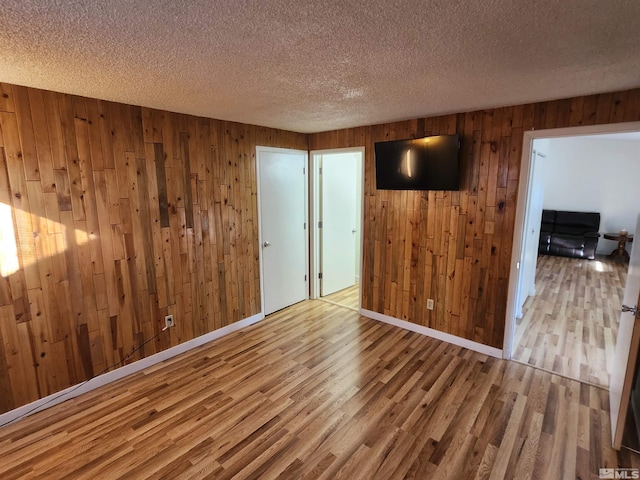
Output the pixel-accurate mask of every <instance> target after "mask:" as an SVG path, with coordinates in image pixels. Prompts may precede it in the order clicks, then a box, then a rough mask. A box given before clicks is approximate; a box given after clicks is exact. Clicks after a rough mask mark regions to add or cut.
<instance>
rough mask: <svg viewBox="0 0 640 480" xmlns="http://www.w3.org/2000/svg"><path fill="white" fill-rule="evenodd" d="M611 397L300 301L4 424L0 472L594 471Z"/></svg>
mask: <svg viewBox="0 0 640 480" xmlns="http://www.w3.org/2000/svg"><path fill="white" fill-rule="evenodd" d="M590 337H591V336H590ZM591 340H593V337H591ZM607 402H608V395H607V392H606V391H604V390H602V389H599V388H596V387H594V386H590V385H586V384H580V383H578V382H576V381H573V380H570V379H567V378H565V377H560V376H557V375H553V374H551V373H548V372H544V371H541V370H537V369H534V368H532V367H530V366H527V365H522V364H519V363H515V362H507V361H503V360H498V359H495V358H491V357H487V356H486V355H481V354H478V353H475V352H472V351H469V350H465V349H463V348H461V347H458V346H454V345H450V344H447V343H444V342H440V341H438V340H435V339H432V338H429V337H425V336H422V335H419V334H417V333H413V332H408V331H406V330H402V329H399V328H397V327H394V326H392V325H388V324H385V323H380V322H376V321H373V320H370V319H367V318H365V317H361V316H359V315H358V314H357V313H355V312H353V311H351V310H349V309H347V308H344V307H340V306H335V305H331V304H328V303H326V302H322V301H306V302H302V303H300V304H297V305H295V306H293V307H290V308H289V309H285V310H283V311H281V312H278V313H276V314H274V315H272V316H270V317H269V318H267V319H265V320H264V321H263V322H260V323H258V324H256V325H253V326H251V327H248V328H246V329H243V330H242V331H239V332H236V333H233V334H230V335H228V336H226V337H224V338H221V339H218V340H216V341H214V342H211V343H209V344H206V345H203V346H202V347H199V348H197V349H194V350H193V351H190V352H187V353H185V354H183V355H181V356H179V357H176V358H173V359H171V360H168V361H166V362H164V363H163V364H161V365H155V366H153V367H151V368H149V369H147V370H144V371H142V372H138V373H136V374H134V375H132V376H130V377H127V378H124V379H122V380H120V381H118V382H115V383H113V384H110V385H107V386H105V387H101V388H99V389H96V390H94V391H92V392H89V393H88V394H86V395H83V396H80V397H77V398H75V399H72V400H70V401H67V402H64V403H62V404H59V405H57V406H55V407H52V408H50V409H48V410H46V411H44V412H40V413H36V414H34V415H32V416H30V417H27V418H24V419H22V420H20V421H18V422H15V423H13V424H10V425H8V426H6V427H4V428H2V429H0V454H1V455H2V460H3V461H2V462H0V478H3V479H5V478H6V479H18V478H21V479H22V478H47V477H48V478H65V477H66V478H98V477H100V478H123V479H124V478H127V479H131V478H133V479H138V478H139V479H153V478H183V479H186V478H215V479H225V478H234V479H253V478H260V479H277V478H281V479H288V478H302V479H304V478H308V479H318V478H327V479H334V478H355V479H370V478H385V479H386V478H392V479H404V478H415V479H424V478H451V479H454V478H483V479H484V478H496V479H502V478H505V479H506V478H518V479H519V478H545V479H554V478H557V479H565V478H597V474H598V469H599V468H601V467H612V468H613V467H616V466H621V467H636V466H638V465H640V459H639V458H638V457H637V456H636V455H635V454H633V455H632V454H630V453H629V452H626V451H625V452H620V453H617V452H615V451H614V450H612V449H611V448H610V447H609V437H610V430H609V417H608V415H609V414H608V403H607ZM105 472H108V474H105ZM105 475H107V476H106V477H105ZM52 476H53V477H52Z"/></svg>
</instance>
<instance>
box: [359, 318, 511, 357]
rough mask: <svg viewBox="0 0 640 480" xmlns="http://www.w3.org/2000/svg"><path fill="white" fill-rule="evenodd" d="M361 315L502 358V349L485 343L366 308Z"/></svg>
mask: <svg viewBox="0 0 640 480" xmlns="http://www.w3.org/2000/svg"><path fill="white" fill-rule="evenodd" d="M360 314H361V315H364V316H365V317H369V318H371V319H373V320H379V321H380V322H384V323H389V324H391V325H395V326H396V327H400V328H404V329H405V330H410V331H412V332H416V333H420V334H422V335H426V336H427V337H432V338H435V339H437V340H442V341H443V342H447V343H452V344H453V345H457V346H459V347H464V348H468V349H469V350H473V351H474V352H478V353H482V354H484V355H489V356H490V357H495V358H502V350H501V349H499V348H495V347H490V346H489V345H485V344H483V343H478V342H474V341H473V340H467V339H466V338H462V337H458V336H456V335H451V334H450V333H445V332H441V331H440V330H434V329H433V328H429V327H423V326H422V325H416V324H415V323H411V322H407V321H406V320H399V319H397V318H394V317H390V316H389V315H384V314H382V313H378V312H373V311H371V310H367V309H365V308H361V309H360Z"/></svg>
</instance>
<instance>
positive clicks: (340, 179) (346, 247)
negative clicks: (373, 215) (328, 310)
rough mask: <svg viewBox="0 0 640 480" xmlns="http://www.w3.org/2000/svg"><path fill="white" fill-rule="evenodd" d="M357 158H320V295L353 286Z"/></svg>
mask: <svg viewBox="0 0 640 480" xmlns="http://www.w3.org/2000/svg"><path fill="white" fill-rule="evenodd" d="M358 159H359V157H358V156H356V155H355V154H353V153H348V154H331V155H323V156H322V175H321V182H322V186H321V191H322V201H321V205H322V207H321V210H322V211H321V218H322V228H321V230H320V232H321V235H320V242H321V243H320V248H321V254H320V255H321V259H322V270H321V271H322V281H321V282H320V295H321V296H325V295H329V294H331V293H334V292H337V291H338V290H342V289H344V288H347V287H350V286H352V285H354V284H355V283H356V276H355V271H356V243H357V241H358V239H359V232H358V228H357V227H358V224H359V219H358V218H357V202H358V198H357V194H356V190H357V188H356V187H357V181H358V174H359V169H358V166H359V161H358Z"/></svg>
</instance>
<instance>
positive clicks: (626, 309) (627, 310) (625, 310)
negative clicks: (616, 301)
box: [622, 305, 637, 315]
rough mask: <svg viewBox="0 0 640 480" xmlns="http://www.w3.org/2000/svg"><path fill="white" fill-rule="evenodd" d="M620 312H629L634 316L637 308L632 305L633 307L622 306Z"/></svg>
mask: <svg viewBox="0 0 640 480" xmlns="http://www.w3.org/2000/svg"><path fill="white" fill-rule="evenodd" d="M622 311H623V312H630V313H633V314H634V315H635V314H636V311H637V306H636V305H634V306H633V307H630V306H628V305H622Z"/></svg>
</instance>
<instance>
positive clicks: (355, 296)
mask: <svg viewBox="0 0 640 480" xmlns="http://www.w3.org/2000/svg"><path fill="white" fill-rule="evenodd" d="M320 300H325V301H328V302H329V303H335V304H336V305H340V306H343V307H347V308H350V309H352V310H355V311H359V309H360V284H359V283H356V284H355V285H352V286H351V287H349V288H345V289H344V290H340V291H338V292H335V293H332V294H330V295H325V296H324V297H320Z"/></svg>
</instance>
